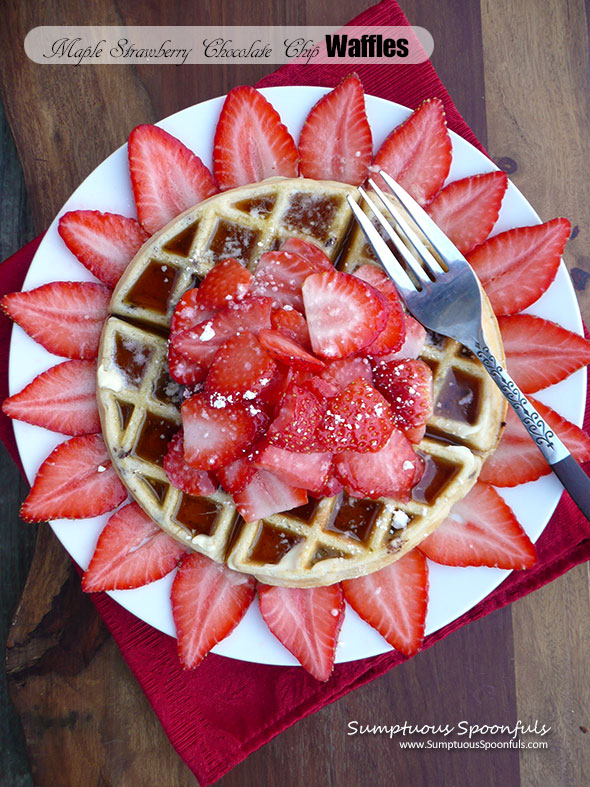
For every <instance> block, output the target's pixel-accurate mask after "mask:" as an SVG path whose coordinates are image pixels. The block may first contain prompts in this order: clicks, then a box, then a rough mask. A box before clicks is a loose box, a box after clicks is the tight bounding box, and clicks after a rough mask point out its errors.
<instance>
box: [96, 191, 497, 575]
mask: <svg viewBox="0 0 590 787" xmlns="http://www.w3.org/2000/svg"><path fill="white" fill-rule="evenodd" d="M355 191H356V190H355V189H353V188H352V187H349V186H346V185H344V184H338V183H330V182H318V181H309V180H305V179H289V180H287V179H272V180H268V181H264V182H262V183H260V184H255V185H252V186H247V187H243V188H241V189H236V190H233V191H229V192H224V193H223V194H219V195H216V196H214V197H212V198H210V199H209V200H207V201H205V202H204V203H201V204H200V205H198V206H197V207H196V208H193V209H191V210H189V211H187V212H186V213H184V214H183V215H181V216H180V217H178V218H177V219H175V220H174V221H173V222H171V223H170V224H169V225H168V226H167V227H165V228H164V229H163V230H161V231H160V232H159V233H158V234H157V235H155V236H154V237H152V238H151V239H150V240H149V241H148V242H147V243H146V245H145V246H144V247H143V248H142V249H141V250H140V252H139V253H138V255H137V257H136V258H135V259H134V261H133V262H132V263H131V265H130V266H129V268H128V270H127V271H126V273H125V275H124V277H123V278H122V280H121V281H120V283H119V285H118V286H117V289H116V290H115V293H114V295H113V299H112V302H111V311H112V313H113V315H112V316H111V317H109V319H108V320H107V323H106V326H105V329H104V331H103V337H102V342H101V349H100V354H99V371H98V392H99V406H100V410H101V419H102V425H103V434H104V437H105V441H106V443H107V446H108V447H109V451H110V452H111V456H112V459H113V463H114V466H115V467H116V469H117V471H118V473H119V475H120V476H121V479H122V480H123V482H124V483H125V485H126V486H127V488H128V489H129V491H130V492H131V494H132V496H133V497H134V499H135V500H136V501H137V502H138V503H139V504H140V506H141V507H142V508H143V509H144V510H145V511H146V512H147V513H148V514H149V515H150V516H151V517H152V519H154V521H156V522H157V523H158V524H159V525H160V526H161V527H162V528H163V529H164V530H165V531H166V532H168V533H169V534H170V535H171V536H173V537H174V538H176V539H178V540H180V541H182V542H183V543H185V544H186V545H187V546H190V547H191V548H194V549H196V550H197V551H199V552H203V553H204V554H206V555H208V556H209V557H211V558H213V559H214V560H218V561H226V562H227V564H228V565H229V566H230V567H232V568H234V569H236V570H238V571H243V572H247V573H250V574H252V575H254V576H255V577H256V578H257V579H259V580H260V581H262V582H267V583H270V584H277V585H289V586H299V587H306V586H313V585H326V584H331V583H333V582H337V581H339V580H341V579H346V578H351V577H355V576H360V575H362V574H367V573H370V572H372V571H375V570H377V569H379V568H382V567H384V566H385V565H387V564H388V563H390V562H392V561H393V560H395V559H396V558H397V557H399V556H401V555H402V554H404V553H405V552H406V551H408V550H409V549H411V548H413V547H414V546H415V545H416V544H418V543H419V542H420V541H421V540H422V539H423V538H425V537H426V535H428V534H429V533H430V532H432V530H433V529H434V528H435V527H436V526H437V525H438V524H440V522H441V521H442V520H443V519H444V518H445V517H446V516H447V514H448V512H449V509H450V508H451V506H452V505H453V503H454V502H456V501H457V500H459V499H461V498H462V497H463V496H464V495H465V494H466V493H467V492H468V491H469V489H470V488H471V486H472V485H473V484H474V483H475V481H476V479H477V476H478V475H479V472H480V469H481V465H482V463H483V460H484V458H485V457H486V456H487V454H488V453H489V452H490V451H491V450H493V448H494V447H495V445H496V442H497V439H498V436H499V433H500V428H501V421H502V418H503V415H504V404H503V399H502V397H501V395H500V394H499V392H498V391H497V390H496V389H495V386H494V385H493V383H491V381H490V380H489V379H488V378H487V375H486V373H485V371H484V370H483V368H482V367H481V365H480V364H479V362H478V361H477V360H476V359H474V358H473V357H472V356H470V354H468V353H467V351H465V350H464V349H463V348H462V347H460V346H459V345H458V344H457V343H456V342H452V341H450V340H446V339H442V338H440V339H439V338H438V337H435V336H432V337H430V341H429V343H428V345H427V347H426V348H425V350H424V354H423V358H424V360H425V361H426V362H427V363H428V364H429V365H430V366H431V368H432V370H433V375H434V391H435V415H434V416H433V418H432V420H431V422H430V423H429V427H428V434H427V436H426V437H425V439H424V440H423V441H422V442H421V443H420V445H419V446H418V452H419V453H420V454H421V455H422V456H423V458H424V460H425V462H426V471H425V474H424V477H423V478H422V480H421V481H420V483H419V484H418V485H417V486H416V488H415V489H414V490H413V493H412V499H411V500H410V501H408V502H403V503H401V502H398V501H393V500H385V499H381V500H378V501H375V500H356V499H354V498H349V497H348V496H347V495H339V496H338V497H334V498H325V499H323V500H321V501H317V500H313V499H311V498H310V500H309V502H308V503H307V504H306V505H304V506H300V507H299V508H296V509H293V510H292V511H288V512H284V513H281V514H275V515H273V516H271V517H268V518H266V519H264V520H262V521H260V522H249V523H246V522H244V521H243V519H242V518H241V517H240V516H239V515H238V513H237V511H236V509H235V506H234V504H233V501H232V499H231V497H230V496H229V495H227V494H225V493H224V492H222V491H221V490H219V491H218V492H216V493H215V494H214V495H210V496H207V497H192V496H190V495H186V494H184V493H182V492H180V491H179V490H178V489H175V488H174V487H173V486H172V485H171V484H170V482H169V481H168V479H167V477H166V474H165V473H164V470H163V467H162V461H163V457H164V455H165V453H166V450H167V443H168V440H169V439H170V437H171V435H172V434H174V432H175V431H176V430H177V429H178V426H179V425H180V412H179V403H180V401H181V397H182V391H181V388H180V386H178V385H177V384H175V383H174V382H173V381H171V379H170V377H169V376H168V373H167V363H166V351H167V341H166V329H167V327H168V325H169V322H170V317H171V315H172V312H173V310H174V306H175V304H176V302H177V301H178V299H179V298H180V297H181V295H182V294H183V293H184V292H185V291H186V290H187V289H188V288H189V287H192V286H195V284H196V283H198V281H199V280H200V279H201V278H202V277H203V276H204V275H205V274H206V273H207V271H208V270H210V268H211V267H212V266H213V265H214V264H215V263H216V262H217V261H219V260H221V259H224V258H226V257H228V256H233V257H236V258H238V259H241V260H242V261H243V262H244V264H246V265H247V266H248V267H249V268H250V269H254V268H255V267H256V263H257V260H258V258H259V256H260V254H262V253H263V252H264V251H268V250H271V249H274V248H277V247H278V246H279V245H280V242H281V239H282V238H283V237H286V236H289V235H296V236H299V237H302V238H307V239H312V240H314V241H315V242H316V243H318V245H320V246H321V247H322V248H323V249H324V251H325V252H326V253H327V254H328V255H329V256H330V257H331V259H332V260H335V259H336V257H337V256H338V254H339V253H340V251H341V249H342V247H343V244H344V241H345V239H346V236H347V234H348V232H349V230H350V226H351V222H352V214H351V212H350V210H349V208H348V205H347V204H346V199H345V198H346V195H347V194H348V193H354V192H355ZM365 262H373V263H374V262H375V260H374V257H373V256H372V253H371V251H370V249H368V247H367V246H366V244H365V243H364V240H363V238H362V236H361V235H360V233H359V232H358V231H357V230H356V229H353V231H352V233H351V238H350V239H349V240H348V241H347V244H346V250H345V251H344V252H343V254H342V258H341V267H343V269H345V270H347V271H352V270H354V268H356V267H358V266H359V265H362V264H364V263H365ZM487 321H488V325H487V335H488V340H489V342H490V346H491V347H492V349H493V350H494V352H495V353H496V354H497V355H498V357H500V358H502V357H503V354H502V348H501V343H500V340H499V334H498V330H497V325H496V322H495V319H494V318H493V315H492V313H491V310H490V309H489V306H488V314H487Z"/></svg>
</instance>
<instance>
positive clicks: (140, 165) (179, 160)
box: [128, 124, 217, 235]
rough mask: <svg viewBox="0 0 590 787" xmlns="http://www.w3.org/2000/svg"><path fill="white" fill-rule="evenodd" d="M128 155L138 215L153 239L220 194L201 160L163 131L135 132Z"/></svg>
mask: <svg viewBox="0 0 590 787" xmlns="http://www.w3.org/2000/svg"><path fill="white" fill-rule="evenodd" d="M128 153H129V172H130V175H131V185H132V187H133V196H134V197H135V204H136V206H137V215H138V217H139V222H140V224H141V225H142V226H143V227H144V229H145V230H146V232H149V234H150V235H153V234H154V233H155V232H157V231H158V230H160V229H162V227H163V226H164V225H165V224H168V222H169V221H171V219H173V218H174V217H175V216H178V215H179V214H180V213H182V212H183V211H185V210H186V209H187V208H191V207H192V206H193V205H196V204H197V203H198V202H201V201H202V200H204V199H207V197H210V196H211V195H212V194H215V192H216V191H217V188H216V186H215V182H214V180H213V177H212V175H211V173H210V172H209V170H208V169H207V167H206V166H205V165H204V164H203V162H202V161H201V159H200V158H199V157H198V156H196V155H195V154H194V153H193V152H192V150H189V149H188V148H187V147H186V146H185V145H183V144H182V142H181V141H180V140H179V139H176V137H173V136H172V135H171V134H168V132H167V131H164V129H163V128H158V126H151V125H147V124H146V125H143V126H137V128H134V129H133V131H132V132H131V134H130V135H129V145H128Z"/></svg>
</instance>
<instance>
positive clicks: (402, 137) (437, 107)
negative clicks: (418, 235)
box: [371, 98, 452, 205]
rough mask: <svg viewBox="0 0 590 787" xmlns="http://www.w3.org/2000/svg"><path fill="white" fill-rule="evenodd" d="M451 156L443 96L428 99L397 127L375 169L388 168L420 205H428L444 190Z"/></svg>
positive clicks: (377, 156)
mask: <svg viewBox="0 0 590 787" xmlns="http://www.w3.org/2000/svg"><path fill="white" fill-rule="evenodd" d="M451 156H452V151H451V138H450V136H449V132H448V131H447V123H446V120H445V111H444V107H443V103H442V101H441V100H440V99H439V98H433V99H427V100H426V101H424V102H423V103H422V104H420V106H419V107H418V109H416V110H415V111H414V112H413V114H412V115H410V117H409V118H408V119H407V120H406V121H405V122H404V123H402V125H401V126H397V128H394V129H393V131H392V132H391V134H390V135H389V136H388V137H387V139H386V140H385V142H384V143H383V144H382V145H381V147H380V148H379V151H378V152H377V155H376V156H375V161H374V162H373V166H372V167H371V170H375V171H378V170H380V169H384V170H385V172H387V173H388V174H389V175H391V177H392V178H393V179H394V180H396V181H397V182H398V183H399V184H400V186H402V187H403V188H404V189H406V191H408V192H409V193H410V194H411V195H412V197H414V199H415V200H416V201H417V202H419V203H420V205H426V204H427V203H428V202H430V200H431V199H432V198H433V197H434V195H435V194H436V193H437V192H438V191H440V189H442V187H443V183H444V182H445V180H446V177H447V175H448V174H449V169H450V168H451ZM379 180H381V178H379ZM382 185H383V184H382ZM385 188H387V187H386V186H385Z"/></svg>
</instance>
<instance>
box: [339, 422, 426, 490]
mask: <svg viewBox="0 0 590 787" xmlns="http://www.w3.org/2000/svg"><path fill="white" fill-rule="evenodd" d="M334 466H335V472H336V475H337V477H338V478H339V479H340V481H341V482H342V483H343V484H344V486H345V487H346V488H347V489H348V490H349V491H350V494H352V495H355V496H357V497H358V496H360V497H363V496H366V497H371V498H377V497H394V498H397V499H401V498H404V497H406V496H407V495H408V493H409V491H410V489H411V488H412V487H413V486H414V485H415V484H416V483H418V481H419V479H420V477H421V475H422V473H423V468H424V462H423V461H422V459H421V458H420V457H419V456H418V455H417V454H416V453H415V452H414V449H413V447H412V444H411V443H410V442H409V441H408V440H407V438H406V437H405V436H404V433H403V432H402V431H401V430H400V429H396V428H395V427H394V429H393V431H392V433H391V437H390V438H389V440H388V441H387V443H386V444H385V446H384V447H383V448H382V449H381V450H380V451H376V452H375V453H359V452H357V451H345V452H343V453H341V454H338V455H337V456H336V457H335V458H334Z"/></svg>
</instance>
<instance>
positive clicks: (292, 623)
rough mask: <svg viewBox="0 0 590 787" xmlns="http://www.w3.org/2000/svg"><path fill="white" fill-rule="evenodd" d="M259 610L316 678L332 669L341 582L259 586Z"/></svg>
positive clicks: (341, 611) (341, 608)
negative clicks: (290, 586)
mask: <svg viewBox="0 0 590 787" xmlns="http://www.w3.org/2000/svg"><path fill="white" fill-rule="evenodd" d="M258 601H259V604H260V613H261V614H262V617H263V618H264V622H265V623H266V625H267V626H268V628H269V629H270V630H271V631H272V633H273V634H274V635H275V637H276V638H277V639H278V640H279V642H280V643H281V644H282V645H284V646H285V647H286V648H287V650H288V651H290V652H291V653H292V654H293V655H294V656H295V658H296V659H297V661H298V662H299V663H300V664H301V666H302V667H303V668H304V669H306V670H307V671H308V672H309V673H310V674H311V675H313V677H314V678H317V680H321V681H326V680H328V678H329V677H330V675H331V674H332V670H333V669H334V659H335V656H336V645H337V644H338V635H339V633H340V628H341V627H342V621H343V620H344V597H343V595H342V589H341V588H340V585H328V586H327V587H316V588H283V587H276V586H272V585H259V586H258Z"/></svg>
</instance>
